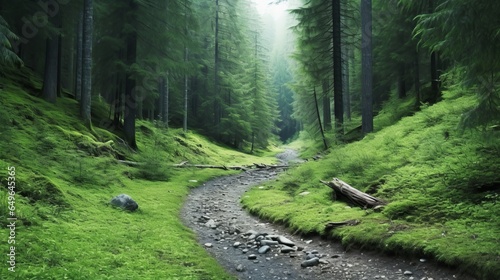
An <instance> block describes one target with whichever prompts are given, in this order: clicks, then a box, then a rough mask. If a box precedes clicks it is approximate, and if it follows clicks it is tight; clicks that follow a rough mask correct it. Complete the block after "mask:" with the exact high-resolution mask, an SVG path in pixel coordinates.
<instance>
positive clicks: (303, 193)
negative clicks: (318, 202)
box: [299, 192, 310, 196]
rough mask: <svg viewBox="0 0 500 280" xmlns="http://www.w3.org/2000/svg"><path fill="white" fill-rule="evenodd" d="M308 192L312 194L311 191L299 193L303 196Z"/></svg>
mask: <svg viewBox="0 0 500 280" xmlns="http://www.w3.org/2000/svg"><path fill="white" fill-rule="evenodd" d="M308 194H310V192H301V193H299V195H302V196H304V195H308Z"/></svg>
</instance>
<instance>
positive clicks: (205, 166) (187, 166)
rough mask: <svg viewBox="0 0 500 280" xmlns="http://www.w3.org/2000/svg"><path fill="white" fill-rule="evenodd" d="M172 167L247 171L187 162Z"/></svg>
mask: <svg viewBox="0 0 500 280" xmlns="http://www.w3.org/2000/svg"><path fill="white" fill-rule="evenodd" d="M172 167H177V168H213V169H222V170H243V171H246V170H248V167H246V166H225V165H208V164H188V163H187V162H182V163H179V164H173V165H172Z"/></svg>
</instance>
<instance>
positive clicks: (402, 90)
mask: <svg viewBox="0 0 500 280" xmlns="http://www.w3.org/2000/svg"><path fill="white" fill-rule="evenodd" d="M405 67H406V65H405V64H404V63H400V65H399V73H398V97H399V98H405V97H406V71H405Z"/></svg>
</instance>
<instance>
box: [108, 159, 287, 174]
mask: <svg viewBox="0 0 500 280" xmlns="http://www.w3.org/2000/svg"><path fill="white" fill-rule="evenodd" d="M118 162H119V163H122V164H126V165H128V166H133V167H136V166H141V165H143V164H144V163H142V162H135V161H129V160H118ZM171 166H172V167H175V168H213V169H222V170H242V171H247V170H249V169H261V170H264V169H266V170H267V169H275V168H288V167H289V166H288V165H268V164H263V163H254V164H253V165H250V166H247V165H243V166H225V165H210V164H190V163H188V162H187V161H183V162H181V163H179V164H172V165H171Z"/></svg>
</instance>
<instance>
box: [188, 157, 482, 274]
mask: <svg viewBox="0 0 500 280" xmlns="http://www.w3.org/2000/svg"><path fill="white" fill-rule="evenodd" d="M277 157H278V159H280V161H282V163H285V164H286V163H288V162H291V161H300V160H299V159H298V156H297V153H296V152H295V151H293V150H286V151H285V152H283V153H281V154H279V155H278V156H277ZM283 171H284V170H283V169H281V170H279V169H274V170H251V171H247V172H244V173H241V174H238V175H233V176H226V177H222V178H218V179H215V180H212V181H209V182H207V183H205V184H203V186H201V187H199V188H196V189H193V190H192V192H191V193H190V195H189V196H188V198H187V200H186V202H185V204H184V206H183V209H182V212H181V215H182V219H183V222H184V224H185V225H186V226H188V227H189V228H191V229H192V230H193V231H194V232H196V234H197V236H198V241H199V243H200V244H202V245H203V246H205V247H206V250H207V251H208V252H210V254H211V255H212V256H213V257H215V258H216V259H217V260H218V261H219V263H220V264H221V265H222V266H224V267H225V268H226V270H227V271H229V272H230V273H231V274H233V275H235V276H236V277H237V278H238V279H262V280H269V279H318V280H322V279H339V280H340V279H360V280H365V279H366V280H368V279H408V280H431V279H433V280H451V279H465V280H470V279H474V278H470V277H468V276H465V275H461V274H459V273H458V272H457V271H453V270H450V269H448V268H445V267H441V266H438V265H436V264H434V263H432V262H430V261H426V260H423V259H422V260H420V259H418V258H415V259H407V258H402V257H394V256H393V257H390V256H387V255H384V254H380V253H377V252H373V251H368V252H366V251H360V250H352V249H351V250H348V251H345V249H344V248H343V247H342V246H341V245H340V244H339V243H338V242H333V241H328V240H324V239H322V238H320V237H308V238H307V239H306V238H305V237H301V236H298V235H293V234H291V233H289V232H287V229H286V228H284V227H282V226H280V225H275V224H271V223H268V222H266V221H262V220H260V219H258V218H257V217H254V216H252V215H250V214H249V213H247V212H246V211H245V210H243V209H242V207H241V205H240V198H241V197H242V196H243V195H244V193H245V192H246V191H247V190H248V189H249V188H250V187H252V186H255V185H258V184H260V183H262V182H265V181H268V180H272V179H274V178H276V176H277V175H278V174H279V173H281V172H283ZM249 230H253V231H256V232H259V233H268V234H270V235H283V236H285V237H287V238H288V239H290V240H292V241H294V242H295V245H296V246H297V247H299V249H303V250H301V251H296V252H292V253H280V249H279V247H278V246H271V247H272V248H271V250H270V251H269V252H267V253H265V254H259V253H258V252H257V251H258V247H257V246H256V245H254V244H255V242H252V241H249V240H247V239H246V237H244V236H243V234H244V233H245V232H247V231H249ZM236 242H239V243H241V245H239V246H234V245H235V243H236ZM236 245H238V243H236ZM247 250H248V252H245V251H247ZM312 251H317V253H318V255H319V256H321V262H322V263H321V264H319V265H317V266H313V267H306V268H302V267H301V263H302V262H303V261H304V259H305V256H306V253H310V252H312ZM251 254H255V255H256V259H255V260H249V255H251Z"/></svg>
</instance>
